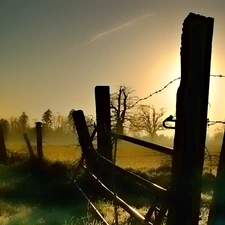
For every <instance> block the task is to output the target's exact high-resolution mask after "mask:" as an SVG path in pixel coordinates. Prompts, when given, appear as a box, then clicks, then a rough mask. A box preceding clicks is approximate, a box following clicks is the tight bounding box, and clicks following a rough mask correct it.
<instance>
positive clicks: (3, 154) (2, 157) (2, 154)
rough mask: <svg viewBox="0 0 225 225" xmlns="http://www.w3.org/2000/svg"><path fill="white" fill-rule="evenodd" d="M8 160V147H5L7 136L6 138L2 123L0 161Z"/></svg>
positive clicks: (0, 129)
mask: <svg viewBox="0 0 225 225" xmlns="http://www.w3.org/2000/svg"><path fill="white" fill-rule="evenodd" d="M6 160H7V153H6V147H5V138H4V132H3V127H2V124H1V123H0V161H1V162H6Z"/></svg>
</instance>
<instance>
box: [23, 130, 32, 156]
mask: <svg viewBox="0 0 225 225" xmlns="http://www.w3.org/2000/svg"><path fill="white" fill-rule="evenodd" d="M23 137H24V140H25V142H26V144H27V148H28V151H29V154H30V159H31V160H32V159H34V158H35V155H34V151H33V149H32V147H31V144H30V140H29V139H28V137H27V134H26V133H25V134H23Z"/></svg>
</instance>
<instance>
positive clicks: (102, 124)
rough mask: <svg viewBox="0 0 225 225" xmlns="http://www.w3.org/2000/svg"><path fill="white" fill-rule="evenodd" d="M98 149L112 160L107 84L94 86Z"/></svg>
mask: <svg viewBox="0 0 225 225" xmlns="http://www.w3.org/2000/svg"><path fill="white" fill-rule="evenodd" d="M95 103H96V119H97V145H98V151H99V153H101V154H102V155H103V156H105V157H106V158H107V159H108V160H110V161H112V144H111V118H110V91H109V86H96V87H95Z"/></svg>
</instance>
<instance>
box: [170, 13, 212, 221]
mask: <svg viewBox="0 0 225 225" xmlns="http://www.w3.org/2000/svg"><path fill="white" fill-rule="evenodd" d="M213 22H214V19H213V18H206V17H204V16H200V15H195V14H193V13H190V14H189V15H188V16H187V18H186V19H185V20H184V23H183V34H182V38H181V82H180V87H179V88H178V91H177V102H176V130H175V139H174V155H173V160H172V177H171V194H172V206H171V207H170V209H169V216H168V223H167V224H169V225H180V224H182V225H197V224H198V222H199V210H200V200H201V181H202V171H203V163H204V147H205V139H206V127H207V109H208V93H209V78H210V63H211V49H212V35H213Z"/></svg>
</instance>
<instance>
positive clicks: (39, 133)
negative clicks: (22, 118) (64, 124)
mask: <svg viewBox="0 0 225 225" xmlns="http://www.w3.org/2000/svg"><path fill="white" fill-rule="evenodd" d="M36 135H37V154H38V158H39V159H40V160H42V159H43V150H42V128H41V122H37V123H36Z"/></svg>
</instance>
